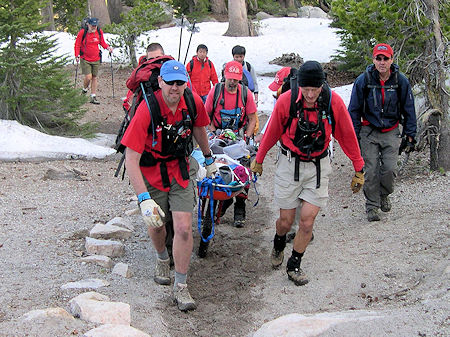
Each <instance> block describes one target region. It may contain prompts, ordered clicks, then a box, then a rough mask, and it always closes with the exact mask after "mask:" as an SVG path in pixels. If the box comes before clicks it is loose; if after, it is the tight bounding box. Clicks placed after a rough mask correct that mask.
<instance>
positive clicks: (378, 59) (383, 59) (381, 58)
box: [375, 56, 390, 61]
mask: <svg viewBox="0 0 450 337" xmlns="http://www.w3.org/2000/svg"><path fill="white" fill-rule="evenodd" d="M389 59H390V57H386V56H377V57H376V58H375V60H377V61H388V60H389Z"/></svg>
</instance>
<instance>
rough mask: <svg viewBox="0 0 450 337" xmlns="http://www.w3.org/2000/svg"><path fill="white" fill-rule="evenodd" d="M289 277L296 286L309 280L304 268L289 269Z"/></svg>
mask: <svg viewBox="0 0 450 337" xmlns="http://www.w3.org/2000/svg"><path fill="white" fill-rule="evenodd" d="M287 274H288V277H289V279H290V280H291V281H292V282H294V283H295V285H296V286H303V285H305V284H306V283H308V282H309V280H308V277H307V276H306V274H305V272H304V271H303V270H302V268H300V267H299V268H295V269H294V270H287Z"/></svg>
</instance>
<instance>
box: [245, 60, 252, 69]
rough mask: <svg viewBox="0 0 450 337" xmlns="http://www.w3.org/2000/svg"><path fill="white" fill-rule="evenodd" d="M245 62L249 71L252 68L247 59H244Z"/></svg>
mask: <svg viewBox="0 0 450 337" xmlns="http://www.w3.org/2000/svg"><path fill="white" fill-rule="evenodd" d="M245 64H246V65H247V70H248V71H249V72H250V71H251V70H252V66H251V65H250V63H248V62H247V61H245Z"/></svg>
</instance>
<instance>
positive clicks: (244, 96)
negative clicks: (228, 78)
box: [209, 82, 248, 128]
mask: <svg viewBox="0 0 450 337" xmlns="http://www.w3.org/2000/svg"><path fill="white" fill-rule="evenodd" d="M224 88H225V83H223V82H219V83H217V84H216V85H215V86H214V96H213V108H212V115H211V116H209V117H210V118H211V120H212V118H213V117H214V112H215V111H216V107H217V104H221V105H222V106H223V105H224V103H225V102H224V101H223V91H224V90H225V89H224ZM240 91H241V100H242V103H243V104H244V106H245V105H246V104H247V93H248V92H247V87H246V86H245V85H244V84H242V83H241V85H240ZM221 92H222V99H221V100H220V102H219V97H220V94H221ZM215 120H216V122H217V123H218V122H219V121H218V120H217V118H216V119H215ZM244 123H245V120H244V121H239V124H238V128H241V127H242V125H243V124H244Z"/></svg>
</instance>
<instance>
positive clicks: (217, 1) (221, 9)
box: [211, 0, 227, 14]
mask: <svg viewBox="0 0 450 337" xmlns="http://www.w3.org/2000/svg"><path fill="white" fill-rule="evenodd" d="M211 12H213V13H214V14H227V6H226V4H225V0H211Z"/></svg>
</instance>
